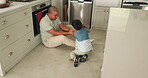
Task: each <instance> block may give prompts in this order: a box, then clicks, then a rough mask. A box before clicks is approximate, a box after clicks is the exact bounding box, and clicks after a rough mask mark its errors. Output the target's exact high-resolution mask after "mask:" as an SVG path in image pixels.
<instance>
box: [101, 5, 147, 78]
mask: <svg viewBox="0 0 148 78" xmlns="http://www.w3.org/2000/svg"><path fill="white" fill-rule="evenodd" d="M147 46H148V11H147V10H137V9H124V8H111V9H110V14H109V23H108V29H107V36H106V44H105V50H104V60H103V66H102V69H101V70H102V75H101V78H148V47H147Z"/></svg>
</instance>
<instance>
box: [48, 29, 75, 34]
mask: <svg viewBox="0 0 148 78" xmlns="http://www.w3.org/2000/svg"><path fill="white" fill-rule="evenodd" d="M47 32H48V33H51V34H53V35H55V36H58V35H73V31H69V32H61V31H56V30H55V29H54V28H52V29H50V30H48V31H47Z"/></svg>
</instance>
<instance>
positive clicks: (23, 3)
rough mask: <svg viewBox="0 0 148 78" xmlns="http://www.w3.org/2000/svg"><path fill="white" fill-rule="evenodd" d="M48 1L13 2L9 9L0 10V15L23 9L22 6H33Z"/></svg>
mask: <svg viewBox="0 0 148 78" xmlns="http://www.w3.org/2000/svg"><path fill="white" fill-rule="evenodd" d="M46 1H48V0H36V1H32V2H13V3H11V4H10V6H9V7H6V8H0V14H3V13H5V12H8V11H11V10H14V9H17V8H20V7H24V6H27V7H29V6H33V4H37V3H41V2H46Z"/></svg>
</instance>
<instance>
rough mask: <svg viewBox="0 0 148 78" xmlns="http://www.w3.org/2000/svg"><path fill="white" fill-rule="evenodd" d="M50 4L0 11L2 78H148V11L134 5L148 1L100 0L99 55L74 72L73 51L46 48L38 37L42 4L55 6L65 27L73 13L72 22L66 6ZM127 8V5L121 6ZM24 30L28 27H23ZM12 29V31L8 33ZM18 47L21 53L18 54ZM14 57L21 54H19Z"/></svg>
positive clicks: (42, 0) (39, 0) (95, 20)
mask: <svg viewBox="0 0 148 78" xmlns="http://www.w3.org/2000/svg"><path fill="white" fill-rule="evenodd" d="M47 1H48V0H36V1H31V2H12V3H11V4H10V7H7V8H1V9H0V22H1V25H0V40H1V41H0V46H1V47H0V50H1V51H0V75H1V76H4V75H5V76H4V77H2V78H23V77H24V78H27V77H32V78H47V77H49V78H50V77H51V78H59V77H60V78H61V77H62V78H71V76H73V77H75V78H83V77H84V78H85V77H86V78H109V77H110V78H147V77H148V75H147V73H148V68H147V66H148V63H147V58H148V54H147V47H146V46H148V42H147V40H148V37H147V30H146V29H148V28H147V24H148V11H147V9H146V8H147V7H146V6H147V5H145V4H137V3H136V5H135V4H134V3H132V1H133V2H135V1H136V2H138V1H142V2H146V1H147V0H126V1H125V2H122V1H120V0H111V1H110V2H109V1H108V0H105V1H104V0H103V1H102V0H94V1H93V4H92V7H93V8H92V15H91V17H92V20H91V21H90V24H91V25H90V26H91V28H92V31H91V33H90V34H91V35H90V37H91V38H94V39H95V41H94V42H93V45H94V52H92V53H91V54H90V57H91V58H90V59H89V60H88V62H86V63H83V64H81V65H80V66H78V67H77V68H74V67H73V66H72V64H70V63H69V61H68V60H67V59H68V54H69V52H70V51H71V50H72V48H69V47H66V46H61V47H58V48H57V49H53V48H46V47H44V46H43V45H42V44H41V43H40V42H41V40H40V34H37V35H36V34H35V33H34V32H35V30H34V27H33V26H34V25H33V20H32V19H33V17H32V11H33V10H32V9H33V8H32V7H33V6H35V7H36V8H38V6H36V5H38V4H41V5H42V6H43V8H44V6H46V5H47V6H49V5H50V4H52V5H55V6H57V7H58V9H59V10H60V11H61V13H60V14H61V16H59V17H61V20H62V22H64V23H65V24H69V23H70V20H69V19H70V13H69V12H70V8H67V9H69V10H67V11H68V13H67V16H66V18H65V19H62V18H63V16H62V15H63V13H62V8H60V7H61V5H62V4H61V3H59V2H58V1H62V0H52V1H49V2H47ZM128 1H129V2H130V1H131V2H130V3H131V4H129V3H127V2H128ZM68 3H69V4H68V5H67V6H70V1H68ZM122 3H123V5H121V4H122ZM15 5H17V6H15ZM124 5H133V6H134V7H135V6H136V7H137V6H144V8H140V9H139V8H138V9H137V8H136V9H135V8H133V9H129V7H128V8H126V7H125V8H120V7H123V6H124ZM62 6H63V5H62ZM39 8H42V7H39ZM82 21H83V20H82ZM20 25H23V26H24V27H20ZM6 28H7V30H5V29H6ZM15 29H17V31H16V30H15ZM10 30H11V31H10ZM106 30H107V34H106ZM12 31H15V32H12ZM6 32H7V33H6ZM14 34H15V35H14ZM105 41H106V42H105ZM121 42H122V43H121ZM137 44H138V45H137ZM22 45H24V46H22ZM127 45H128V46H127ZM20 46H22V47H20ZM98 46H99V47H98ZM17 47H20V48H18V49H17ZM63 48H64V50H63ZM104 48H105V49H104ZM22 50H23V51H22ZM13 51H18V53H16V54H15V53H13ZM19 52H21V53H19ZM52 52H55V53H57V55H54V54H53V53H52ZM62 52H63V53H65V54H62ZM133 52H134V53H133ZM110 53H111V54H110ZM61 55H62V56H61ZM123 55H124V56H123ZM11 56H13V57H11ZM24 56H25V57H24ZM63 56H64V57H63ZM23 57H24V58H23ZM49 57H50V58H49ZM22 58H23V59H22ZM21 59H22V60H21ZM59 59H60V60H59ZM4 60H6V61H4ZM20 60H21V61H20ZM63 62H64V64H63ZM102 63H103V65H102ZM54 65H56V66H54ZM88 65H89V67H88ZM12 67H13V68H12ZM11 68H12V69H11ZM66 68H68V69H66ZM84 71H85V72H84ZM80 72H83V73H80ZM0 78H1V77H0Z"/></svg>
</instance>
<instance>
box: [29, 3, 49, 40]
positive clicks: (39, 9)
mask: <svg viewBox="0 0 148 78" xmlns="http://www.w3.org/2000/svg"><path fill="white" fill-rule="evenodd" d="M50 6H51V5H50V4H49V3H46V2H45V3H41V4H38V5H35V6H32V20H33V29H34V37H35V36H37V35H38V34H40V25H39V22H40V20H41V19H42V17H44V16H45V15H46V14H47V13H48V8H49V7H50Z"/></svg>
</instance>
